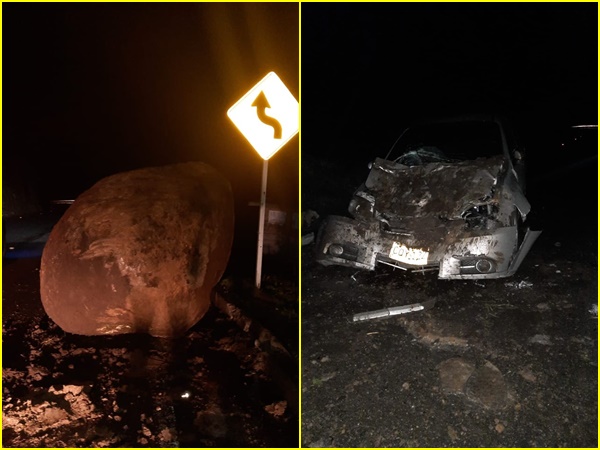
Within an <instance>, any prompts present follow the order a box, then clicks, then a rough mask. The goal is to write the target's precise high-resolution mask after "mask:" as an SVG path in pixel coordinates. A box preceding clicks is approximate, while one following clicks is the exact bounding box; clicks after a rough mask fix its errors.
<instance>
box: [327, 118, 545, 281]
mask: <svg viewBox="0 0 600 450" xmlns="http://www.w3.org/2000/svg"><path fill="white" fill-rule="evenodd" d="M369 168H370V172H369V175H368V177H367V180H366V181H365V182H364V183H363V184H362V185H361V186H360V187H359V188H358V189H357V190H356V192H355V193H354V196H353V198H352V200H351V201H350V205H349V208H348V211H349V213H350V215H351V216H352V218H350V217H342V216H329V217H328V218H326V220H325V221H324V223H323V225H322V226H321V229H320V230H319V235H318V238H317V242H316V259H317V261H318V262H319V263H321V264H323V265H331V264H337V265H343V266H350V267H356V268H360V269H367V270H374V269H375V267H376V265H377V264H387V265H391V266H393V267H397V268H400V269H404V270H413V271H438V277H439V278H444V279H457V278H462V279H469V278H472V279H479V278H502V277H508V276H511V275H513V274H514V273H515V272H516V271H517V269H518V268H519V266H520V264H521V262H522V261H523V259H524V258H525V255H526V254H527V252H528V251H529V249H530V248H531V246H532V245H533V243H534V241H535V240H536V239H537V237H538V236H539V235H540V233H541V231H534V230H532V229H530V227H529V226H528V222H527V220H526V219H527V216H528V214H529V213H530V209H531V206H530V204H529V202H528V201H527V199H526V198H525V178H524V176H525V171H524V160H523V154H522V150H520V149H519V147H517V145H516V143H515V140H514V138H513V137H512V135H511V133H510V131H509V129H508V128H507V127H506V125H505V123H504V122H503V121H502V120H500V119H499V118H497V117H492V116H485V117H483V116H468V117H460V118H453V119H447V120H437V121H431V122H426V123H419V124H416V125H414V126H411V127H409V128H407V129H406V130H405V131H404V132H403V133H402V134H401V135H400V137H399V138H398V140H397V141H396V143H395V144H394V145H393V146H392V149H391V150H390V151H389V152H388V154H387V156H386V157H385V158H376V159H375V161H373V162H372V163H370V164H369Z"/></svg>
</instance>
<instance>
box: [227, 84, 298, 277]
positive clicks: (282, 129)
mask: <svg viewBox="0 0 600 450" xmlns="http://www.w3.org/2000/svg"><path fill="white" fill-rule="evenodd" d="M227 115H228V116H229V118H230V119H231V121H232V122H233V123H234V124H235V126H237V127H238V129H239V130H240V131H241V132H242V134H243V135H244V137H245V138H246V139H248V142H250V144H252V146H253V147H254V149H255V150H256V151H257V152H258V154H259V155H260V156H261V157H262V159H263V173H262V188H261V194H260V213H259V219H258V220H259V222H258V248H257V250H256V287H257V288H260V278H261V272H262V255H263V236H264V231H265V208H266V203H267V164H268V160H269V158H270V157H271V156H273V155H274V154H275V153H276V152H277V151H279V149H280V148H281V147H283V146H284V145H285V144H286V143H287V142H288V141H289V140H290V139H291V138H293V137H294V136H295V135H296V133H298V120H299V110H298V101H297V100H296V99H295V98H294V96H293V95H292V93H291V92H290V91H289V90H288V88H287V87H286V86H285V84H283V82H282V81H281V80H280V79H279V77H278V76H277V75H276V74H275V72H269V73H268V74H267V75H266V76H265V77H264V78H263V79H262V80H260V81H259V82H258V83H257V84H256V85H255V86H254V87H253V88H252V89H250V90H249V91H248V92H247V93H246V94H245V95H244V96H243V97H242V98H241V99H239V100H238V101H237V103H236V104H235V105H233V106H232V107H231V108H229V110H228V111H227Z"/></svg>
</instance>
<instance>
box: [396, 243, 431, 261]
mask: <svg viewBox="0 0 600 450" xmlns="http://www.w3.org/2000/svg"><path fill="white" fill-rule="evenodd" d="M428 256H429V252H426V251H424V250H421V249H420V248H410V247H407V246H406V245H404V244H400V243H399V242H394V243H393V244H392V249H391V250H390V258H392V259H395V260H396V261H400V262H403V263H406V264H412V265H413V266H425V265H427V257H428Z"/></svg>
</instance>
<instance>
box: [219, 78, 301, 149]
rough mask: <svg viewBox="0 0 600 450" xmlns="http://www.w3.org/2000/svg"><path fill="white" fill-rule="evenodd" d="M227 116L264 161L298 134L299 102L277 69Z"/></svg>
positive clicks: (243, 98) (228, 112)
mask: <svg viewBox="0 0 600 450" xmlns="http://www.w3.org/2000/svg"><path fill="white" fill-rule="evenodd" d="M227 115H228V116H229V118H230V119H231V121H232V122H233V123H234V124H235V126H236V127H238V129H239V130H240V131H241V132H242V134H243V135H244V136H245V137H246V139H248V142H250V144H252V146H253V147H254V149H255V150H256V151H257V152H258V154H259V155H260V156H261V157H262V158H263V159H265V160H268V159H269V158H270V157H271V156H273V155H274V154H275V153H277V151H278V150H279V149H280V148H281V147H283V146H284V145H285V144H286V143H287V142H288V141H289V140H290V139H291V138H293V137H294V136H295V135H296V133H298V119H299V112H298V101H297V100H296V99H295V98H294V96H293V95H292V93H291V92H290V91H289V90H288V88H287V87H286V86H285V84H283V82H282V81H281V79H280V78H279V77H278V76H277V75H276V74H275V72H269V73H268V74H267V75H266V76H265V77H264V78H263V79H262V80H260V81H259V82H258V83H257V84H256V86H254V87H253V88H252V89H250V91H248V93H247V94H246V95H244V96H243V97H242V98H241V99H239V100H238V101H237V103H236V104H235V105H233V106H232V107H231V108H229V111H227Z"/></svg>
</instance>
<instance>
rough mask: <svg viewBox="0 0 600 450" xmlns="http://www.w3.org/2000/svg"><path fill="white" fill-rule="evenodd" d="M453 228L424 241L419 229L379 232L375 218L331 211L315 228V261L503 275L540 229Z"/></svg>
mask: <svg viewBox="0 0 600 450" xmlns="http://www.w3.org/2000/svg"><path fill="white" fill-rule="evenodd" d="M440 233H441V234H442V232H440ZM452 233H453V231H452V230H450V231H449V232H448V231H446V233H445V235H440V239H439V240H438V241H437V242H424V241H423V240H420V239H419V233H418V231H415V232H414V233H405V234H398V233H395V234H394V233H389V232H386V231H383V230H382V227H381V224H380V222H378V221H376V220H373V221H369V222H363V221H358V220H355V219H350V218H348V217H342V216H329V217H328V218H326V220H325V221H324V223H323V224H322V226H321V229H320V230H319V234H318V237H317V242H316V250H315V251H316V260H317V262H319V263H320V264H322V265H325V266H328V265H341V266H348V267H356V268H359V269H365V270H374V269H375V266H376V265H377V264H387V265H391V266H393V267H397V268H400V269H403V270H413V271H429V270H431V271H434V270H437V271H438V277H439V278H444V279H457V278H458V279H480V278H503V277H508V276H511V275H513V274H514V273H515V272H516V271H517V269H518V268H519V266H520V265H521V262H522V261H523V259H524V258H525V255H526V254H527V253H528V252H529V249H530V248H531V246H532V245H533V243H534V242H535V240H536V239H537V237H538V236H539V235H540V233H541V231H531V230H529V229H522V230H519V229H518V228H517V226H512V227H500V228H496V229H494V230H486V231H477V232H475V231H473V232H472V233H471V232H466V231H464V230H463V231H461V232H459V233H457V236H456V237H455V238H454V237H453V236H451V234H452ZM429 234H430V233H429ZM519 236H521V237H522V239H519ZM399 249H400V250H399Z"/></svg>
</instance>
